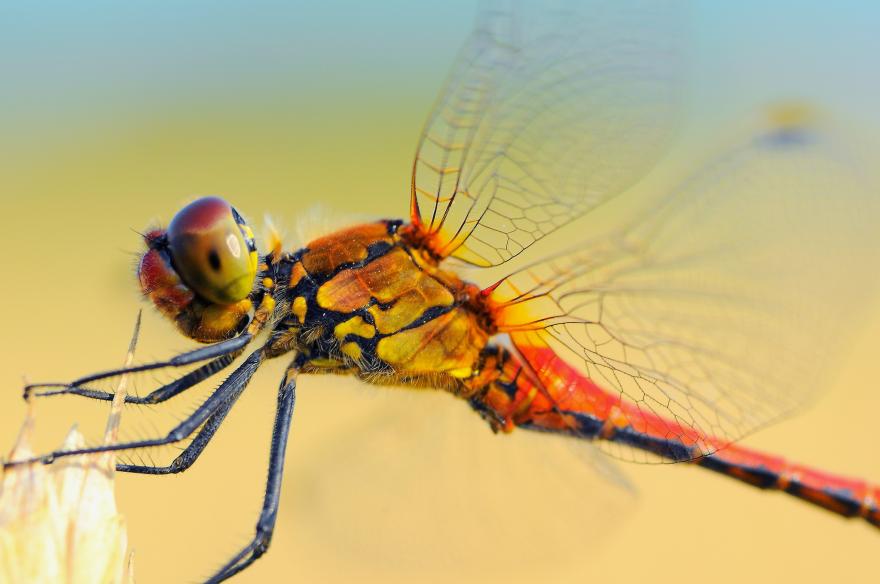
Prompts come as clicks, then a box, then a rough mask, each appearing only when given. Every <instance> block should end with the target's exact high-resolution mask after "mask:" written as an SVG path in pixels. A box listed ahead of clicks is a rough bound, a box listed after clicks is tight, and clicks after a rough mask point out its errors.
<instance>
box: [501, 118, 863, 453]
mask: <svg viewBox="0 0 880 584" xmlns="http://www.w3.org/2000/svg"><path fill="white" fill-rule="evenodd" d="M878 199H880V197H878V193H877V192H876V190H872V189H869V188H867V187H866V186H865V185H864V184H862V182H861V181H860V179H859V176H858V174H857V172H855V168H854V167H853V166H852V165H851V161H850V160H848V159H847V156H846V154H845V150H844V148H843V147H842V145H840V144H839V143H836V142H835V141H834V140H833V138H832V136H831V135H830V134H828V135H824V134H822V133H821V132H820V131H819V129H818V128H806V127H796V126H794V125H791V124H789V125H785V126H783V127H779V128H776V129H774V130H772V131H767V132H765V133H758V134H756V135H755V136H754V137H752V138H751V139H748V140H745V141H744V142H743V143H741V144H740V145H739V146H737V147H735V148H733V149H732V150H730V151H729V152H728V153H727V154H726V155H723V156H721V157H719V158H718V159H717V160H715V161H714V162H713V163H712V164H710V165H708V166H707V167H705V168H704V169H703V170H702V171H701V172H699V173H698V174H696V175H695V176H694V177H693V178H691V179H690V180H688V181H687V182H685V183H684V184H683V185H681V186H680V187H679V188H678V189H676V190H675V191H674V192H673V193H671V195H670V196H667V197H665V199H664V200H663V201H662V202H661V203H660V204H659V205H656V206H654V207H653V208H651V209H650V210H649V212H647V213H641V214H638V215H637V216H636V217H635V218H634V220H632V221H629V222H627V223H626V224H627V225H628V227H626V228H624V229H620V230H617V231H615V232H613V233H611V234H610V235H609V236H608V237H604V238H602V239H601V240H597V241H594V242H592V243H588V244H585V245H583V246H581V247H579V248H578V250H577V251H574V252H571V253H567V254H562V255H559V256H556V257H552V258H550V259H548V260H546V261H543V262H541V263H537V264H534V265H532V266H530V267H528V268H525V269H523V270H522V271H519V272H517V273H516V274H514V275H513V276H511V277H509V278H507V279H506V280H505V281H504V282H503V283H502V284H501V285H499V286H498V287H497V288H496V289H495V291H494V292H493V294H492V296H491V298H492V301H493V302H494V303H495V304H496V309H497V311H498V312H497V314H498V323H499V326H500V328H501V330H503V331H507V332H509V333H510V334H511V336H512V337H513V339H514V342H515V343H517V344H519V345H521V346H534V347H541V346H548V345H549V346H550V347H551V348H552V349H553V350H554V351H555V352H556V353H557V355H558V356H559V358H560V359H562V360H564V362H565V363H568V364H571V365H573V366H577V367H578V368H579V370H580V371H581V372H582V373H583V374H584V375H585V376H586V377H588V378H589V379H590V380H592V382H594V383H595V384H596V385H598V386H599V387H600V388H601V389H602V390H604V391H605V392H608V393H609V394H611V395H612V397H613V398H615V399H617V398H618V397H619V399H620V403H622V404H623V408H624V412H625V416H626V418H627V422H628V423H629V425H631V426H633V427H635V428H637V429H640V430H643V431H646V432H651V433H652V434H655V435H659V436H666V437H670V438H674V439H681V440H682V441H683V442H684V443H688V444H692V443H694V442H695V441H696V443H697V444H698V445H700V447H701V448H702V449H703V451H704V453H708V452H711V451H712V450H714V449H716V448H718V447H721V446H722V445H723V444H724V443H725V441H729V440H732V439H736V438H739V437H741V436H743V435H744V434H747V433H749V432H751V431H753V430H755V429H756V428H758V427H760V426H762V425H765V424H767V423H769V422H771V421H773V420H775V419H777V418H779V417H781V416H785V415H787V414H789V413H790V412H792V411H794V410H796V409H797V408H798V407H800V406H802V405H803V404H805V403H806V402H808V401H809V400H810V398H811V397H812V396H814V395H815V394H816V392H817V391H819V390H821V389H822V388H823V387H824V386H825V385H826V384H827V380H828V375H829V373H830V372H831V371H833V369H834V364H835V362H836V361H838V360H839V359H840V357H841V354H842V353H844V352H845V350H846V347H847V339H848V338H849V337H850V336H851V333H852V332H853V329H854V328H855V327H856V326H857V325H858V317H859V315H860V314H862V313H863V312H864V309H865V308H866V307H867V306H868V304H869V303H870V302H871V301H872V300H873V299H874V298H875V297H876V293H877V287H876V280H877V275H878V274H877V272H878V270H877V266H878V265H880V261H878V260H880V258H878V256H880V232H878V230H877V227H876V226H877V222H878V219H880V201H878ZM540 373H541V374H542V376H543V377H545V378H546V379H549V376H551V375H552V373H553V372H552V371H544V372H540ZM572 387H574V386H573V385H572ZM615 448H616V447H615ZM623 456H625V457H634V458H643V457H642V455H637V454H636V453H635V452H634V451H625V452H624V453H623Z"/></svg>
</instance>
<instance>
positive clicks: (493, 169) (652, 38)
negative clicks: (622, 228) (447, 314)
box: [411, 0, 682, 266]
mask: <svg viewBox="0 0 880 584" xmlns="http://www.w3.org/2000/svg"><path fill="white" fill-rule="evenodd" d="M676 4H677V3H675V2H654V3H650V4H648V5H643V4H641V3H633V2H629V1H623V2H620V1H617V0H615V1H614V2H589V3H587V5H586V6H577V5H574V3H568V6H567V7H566V9H556V10H554V9H553V8H552V7H547V6H542V8H541V9H540V11H537V12H535V13H534V14H523V13H520V12H519V11H517V12H516V13H515V12H513V11H507V10H503V9H494V10H487V11H485V12H484V13H483V14H482V15H481V17H480V18H479V20H478V23H477V27H476V29H475V31H474V32H473V34H472V35H471V37H470V39H469V40H468V41H467V43H466V45H465V47H464V49H463V50H462V52H461V54H460V56H459V57H458V60H457V61H456V63H455V65H454V67H453V70H452V73H451V76H450V78H449V79H448V81H447V84H446V87H445V89H444V90H443V91H442V92H441V96H440V98H439V100H438V101H437V103H436V105H435V107H434V110H433V112H432V113H431V115H430V116H429V119H428V121H427V124H426V126H425V129H424V131H423V133H422V136H421V140H420V143H419V147H418V151H417V154H416V158H415V162H414V167H413V177H412V198H411V216H412V217H411V219H412V223H413V225H414V226H415V227H416V229H417V230H418V231H419V235H420V237H421V240H422V241H424V242H425V244H426V245H428V246H429V248H430V249H432V251H433V252H434V253H436V254H437V255H438V256H440V257H448V256H454V257H456V258H459V259H461V260H463V261H465V262H468V263H471V264H475V265H478V266H489V265H497V264H500V263H502V262H504V261H507V260H508V259H510V258H511V257H513V256H516V255H517V254H519V253H520V252H522V251H523V250H524V249H525V248H527V247H528V246H529V245H531V244H532V243H534V242H535V241H537V240H538V239H540V238H542V237H544V236H545V235H547V234H548V233H550V232H551V231H553V230H554V229H556V228H558V227H560V226H561V225H563V224H565V223H567V222H568V221H570V220H572V219H573V218H575V217H577V216H578V215H581V214H583V213H586V212H588V211H590V210H591V209H593V208H595V207H596V206H598V205H600V204H601V203H603V202H604V201H606V200H608V199H609V198H611V197H613V196H614V195H616V194H618V193H620V192H621V191H623V190H624V189H626V188H627V187H629V186H631V185H632V184H634V183H635V182H636V181H638V180H639V179H640V178H641V177H642V176H643V175H644V174H645V173H646V172H647V171H648V170H649V169H650V168H651V166H652V165H653V163H654V162H655V161H656V160H657V158H658V157H659V155H660V154H661V153H662V152H663V150H664V145H665V144H666V142H667V138H668V136H669V135H670V133H671V130H672V129H673V127H674V126H675V122H674V120H675V119H676V115H675V112H676V111H677V103H678V99H677V96H676V90H677V88H678V87H680V83H679V82H678V77H679V73H680V65H679V60H678V53H677V50H676V47H675V39H678V38H680V36H681V35H680V34H677V32H676V29H677V27H679V26H680V24H681V22H682V16H681V11H680V10H677V9H676V8H677V6H676Z"/></svg>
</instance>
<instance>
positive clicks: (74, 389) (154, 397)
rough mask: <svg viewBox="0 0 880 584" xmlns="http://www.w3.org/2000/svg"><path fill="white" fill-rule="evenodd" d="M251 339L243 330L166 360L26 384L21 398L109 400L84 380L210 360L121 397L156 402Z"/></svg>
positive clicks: (211, 370)
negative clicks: (144, 392) (144, 390)
mask: <svg viewBox="0 0 880 584" xmlns="http://www.w3.org/2000/svg"><path fill="white" fill-rule="evenodd" d="M252 339H253V336H252V335H250V334H249V333H245V334H242V335H239V336H237V337H234V338H232V339H229V340H226V341H221V342H219V343H215V344H213V345H210V346H208V347H200V348H198V349H195V350H193V351H187V352H186V353H181V354H179V355H176V356H174V357H172V358H171V359H168V360H166V361H156V362H154V363H145V364H142V365H134V366H131V367H123V368H120V369H111V370H109V371H102V372H101V373H94V374H92V375H86V376H85V377H80V378H79V379H75V380H73V381H71V382H70V383H30V384H28V385H25V387H24V399H25V400H28V399H30V398H31V397H47V396H52V395H79V396H83V397H89V398H92V399H98V400H104V401H112V400H113V394H112V393H110V392H106V391H97V390H93V389H88V388H87V387H83V386H84V385H86V384H88V383H92V382H95V381H100V380H102V379H107V378H109V377H116V376H119V375H125V374H131V373H140V372H142V371H152V370H154V369H164V368H169V367H185V366H187V365H192V364H194V363H198V362H199V361H206V360H208V359H212V361H209V362H208V363H205V364H204V365H202V366H201V367H199V368H198V369H195V370H193V371H190V372H189V373H187V374H186V375H183V376H181V377H179V378H178V379H175V380H174V381H172V382H171V383H168V384H166V385H164V386H162V387H160V388H158V389H156V390H155V391H153V392H151V393H150V394H148V395H146V396H143V397H138V396H131V395H129V396H126V397H125V402H126V403H139V404H155V403H159V402H162V401H165V400H167V399H169V398H171V397H173V396H175V395H177V394H178V393H180V392H181V391H183V390H185V389H189V388H190V387H192V386H193V385H196V384H197V383H199V382H200V381H204V380H205V379H207V378H208V377H211V376H212V375H214V374H215V373H217V372H218V371H220V370H221V369H223V368H224V367H227V366H228V365H229V364H230V363H232V361H234V360H235V358H236V357H237V356H238V355H240V354H241V352H242V351H243V350H244V348H245V346H246V345H247V344H248V343H249V342H250V341H251V340H252ZM40 389H44V390H45V391H39V390H40Z"/></svg>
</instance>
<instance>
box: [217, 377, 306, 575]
mask: <svg viewBox="0 0 880 584" xmlns="http://www.w3.org/2000/svg"><path fill="white" fill-rule="evenodd" d="M296 374H297V370H296V369H295V368H294V367H293V366H291V367H290V368H288V370H287V373H286V374H285V376H284V381H282V383H281V388H280V389H279V391H278V407H277V409H276V412H275V424H274V426H273V429H272V449H271V452H270V454H269V476H268V479H267V480H266V494H265V496H264V498H263V509H262V511H261V512H260V518H259V520H258V521H257V529H256V534H255V535H254V538H253V539H252V540H251V542H250V543H249V544H248V545H246V546H245V547H244V548H242V549H241V551H239V552H238V553H237V554H235V556H234V557H233V558H232V559H231V560H229V561H228V562H227V563H226V565H224V566H223V567H222V568H221V569H220V570H219V571H218V572H217V573H216V574H214V575H213V576H212V577H211V578H209V579H208V580H207V582H206V584H216V583H217V582H222V581H223V580H226V579H227V578H230V577H232V576H234V575H235V574H238V573H239V572H241V571H242V570H244V569H245V568H247V567H248V566H250V565H251V564H252V563H253V562H254V561H256V560H257V558H259V557H260V556H262V555H263V554H264V553H266V550H268V549H269V543H270V542H271V541H272V532H273V531H274V529H275V519H276V518H277V516H278V503H279V499H280V495H281V479H282V475H283V472H284V452H285V450H286V448H287V437H288V435H289V433H290V422H291V420H292V419H293V407H294V404H295V403H296Z"/></svg>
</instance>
